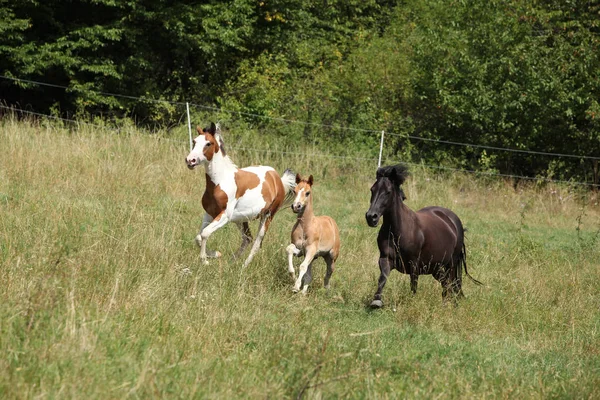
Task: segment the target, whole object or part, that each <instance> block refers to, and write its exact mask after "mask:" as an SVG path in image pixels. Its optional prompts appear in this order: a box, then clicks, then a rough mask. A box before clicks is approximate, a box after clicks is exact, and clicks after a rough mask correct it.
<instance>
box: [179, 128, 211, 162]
mask: <svg viewBox="0 0 600 400" xmlns="http://www.w3.org/2000/svg"><path fill="white" fill-rule="evenodd" d="M211 145H212V143H211V142H210V141H209V140H208V139H207V135H198V137H196V139H194V147H193V148H192V151H190V154H188V156H187V157H186V158H185V161H186V163H187V166H188V168H190V169H193V168H194V167H195V166H197V165H200V164H203V163H205V162H207V161H209V160H208V159H207V158H206V155H205V154H204V153H205V150H206V148H207V147H208V146H211Z"/></svg>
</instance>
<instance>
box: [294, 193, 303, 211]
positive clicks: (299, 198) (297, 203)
mask: <svg viewBox="0 0 600 400" xmlns="http://www.w3.org/2000/svg"><path fill="white" fill-rule="evenodd" d="M303 193H304V188H302V189H300V190H299V191H298V194H296V198H295V199H294V202H293V203H292V207H293V208H294V211H299V210H300V208H301V207H304V202H303V201H302V194H303ZM304 200H305V201H306V199H304Z"/></svg>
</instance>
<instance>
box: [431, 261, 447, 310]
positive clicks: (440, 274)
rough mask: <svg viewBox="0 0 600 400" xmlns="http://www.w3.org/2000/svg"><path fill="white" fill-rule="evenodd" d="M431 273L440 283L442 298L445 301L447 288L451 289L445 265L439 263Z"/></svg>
mask: <svg viewBox="0 0 600 400" xmlns="http://www.w3.org/2000/svg"><path fill="white" fill-rule="evenodd" d="M431 275H433V277H434V278H435V279H436V280H437V281H438V282H439V283H440V284H441V285H442V300H443V301H446V297H447V296H448V289H450V290H452V289H451V287H450V285H451V283H450V279H449V276H448V275H449V274H448V271H446V268H445V266H443V265H440V266H437V267H436V268H435V270H434V271H433V272H432V273H431Z"/></svg>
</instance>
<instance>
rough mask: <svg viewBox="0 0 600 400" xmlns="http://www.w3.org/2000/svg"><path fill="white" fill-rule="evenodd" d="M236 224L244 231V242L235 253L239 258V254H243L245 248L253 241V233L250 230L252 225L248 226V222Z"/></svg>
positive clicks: (235, 256)
mask: <svg viewBox="0 0 600 400" xmlns="http://www.w3.org/2000/svg"><path fill="white" fill-rule="evenodd" d="M236 225H237V227H238V228H239V229H240V232H241V233H242V244H241V245H240V248H239V249H238V250H237V251H236V252H235V254H234V255H233V258H238V257H239V256H241V255H242V253H243V252H244V250H246V247H248V245H249V244H250V242H251V241H252V233H251V232H250V227H248V222H236Z"/></svg>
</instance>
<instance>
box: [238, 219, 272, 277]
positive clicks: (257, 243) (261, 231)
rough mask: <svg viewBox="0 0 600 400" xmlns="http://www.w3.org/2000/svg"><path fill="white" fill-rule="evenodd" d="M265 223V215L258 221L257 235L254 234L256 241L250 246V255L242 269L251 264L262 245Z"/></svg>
mask: <svg viewBox="0 0 600 400" xmlns="http://www.w3.org/2000/svg"><path fill="white" fill-rule="evenodd" d="M266 221H267V216H266V215H265V216H264V217H262V218H261V219H260V223H259V227H258V233H257V234H256V239H255V240H254V244H253V245H252V249H251V250H250V254H249V255H248V258H247V259H246V261H244V266H243V268H246V267H247V266H248V265H249V264H250V263H251V262H252V259H253V258H254V256H255V255H256V253H257V252H258V250H259V249H260V244H261V243H262V240H263V238H264V237H265V222H266Z"/></svg>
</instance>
